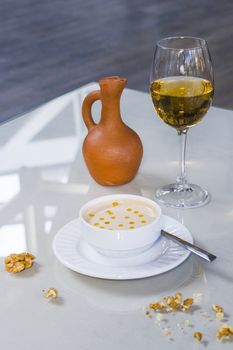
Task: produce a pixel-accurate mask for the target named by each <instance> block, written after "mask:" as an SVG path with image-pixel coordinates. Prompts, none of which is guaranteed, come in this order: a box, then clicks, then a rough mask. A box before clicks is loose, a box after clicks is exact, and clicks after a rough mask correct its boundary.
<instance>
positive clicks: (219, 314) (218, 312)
mask: <svg viewBox="0 0 233 350" xmlns="http://www.w3.org/2000/svg"><path fill="white" fill-rule="evenodd" d="M212 309H213V310H214V312H215V316H216V317H217V318H218V319H220V320H221V319H223V317H224V309H223V307H222V306H220V305H217V304H214V305H213V306H212Z"/></svg>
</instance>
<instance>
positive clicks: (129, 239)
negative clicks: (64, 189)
mask: <svg viewBox="0 0 233 350" xmlns="http://www.w3.org/2000/svg"><path fill="white" fill-rule="evenodd" d="M122 199H124V200H125V199H128V200H136V201H140V202H142V203H143V202H144V203H145V204H147V205H149V206H150V207H153V208H154V209H155V210H156V212H157V213H158V216H157V217H156V218H155V220H154V221H152V222H151V223H149V224H146V225H145V226H141V227H138V228H135V229H134V230H130V229H123V230H122V229H121V230H117V229H116V230H113V231H110V230H107V229H99V228H97V227H95V226H92V225H91V224H89V223H88V222H87V221H86V220H85V213H87V211H88V210H90V209H91V208H93V207H95V206H96V205H99V204H101V203H102V202H105V203H106V202H108V201H109V202H110V201H120V200H122ZM79 216H80V223H81V227H82V230H83V237H84V239H85V240H86V241H87V242H88V243H89V244H90V245H92V246H93V247H94V248H95V249H96V250H97V251H99V252H100V253H101V254H104V255H107V256H116V257H118V256H127V255H132V254H138V253H141V252H143V251H144V250H146V249H148V248H149V247H150V246H152V244H153V243H155V241H156V240H157V239H158V238H159V237H160V232H161V229H162V213H161V208H160V207H159V205H158V204H156V203H155V202H154V201H152V200H151V199H148V198H145V197H142V196H136V195H130V194H114V195H108V196H102V197H98V198H95V199H93V200H91V201H89V202H87V203H86V204H85V205H84V206H82V208H81V209H80V212H79Z"/></svg>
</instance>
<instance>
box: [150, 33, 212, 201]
mask: <svg viewBox="0 0 233 350" xmlns="http://www.w3.org/2000/svg"><path fill="white" fill-rule="evenodd" d="M150 92H151V97H152V102H153V105H154V107H155V110H156V112H157V114H158V115H159V117H160V118H161V119H162V121H163V122H164V123H166V124H168V125H169V126H171V127H173V128H174V129H175V130H176V131H177V134H178V137H179V140H180V165H179V167H180V174H179V176H178V177H177V179H176V182H174V183H173V184H169V185H165V186H163V187H161V188H159V189H157V191H156V195H155V197H156V199H157V201H159V202H160V203H163V204H165V205H168V206H172V207H178V208H195V207H200V206H202V205H204V204H206V203H207V202H208V200H209V194H208V192H207V191H206V190H205V189H202V188H201V187H200V186H198V185H195V184H189V183H188V181H187V178H186V172H185V152H186V139H187V132H188V130H189V129H190V128H191V127H193V126H195V125H196V124H198V123H199V122H200V121H201V120H202V118H203V117H204V116H205V114H206V113H207V111H208V109H209V107H210V105H211V103H212V99H213V93H214V79H213V68H212V63H211V57H210V53H209V49H208V46H207V43H206V41H205V40H204V39H200V38H195V37H169V38H164V39H161V40H160V41H159V42H158V43H157V45H156V49H155V53H154V57H153V62H152V69H151V75H150Z"/></svg>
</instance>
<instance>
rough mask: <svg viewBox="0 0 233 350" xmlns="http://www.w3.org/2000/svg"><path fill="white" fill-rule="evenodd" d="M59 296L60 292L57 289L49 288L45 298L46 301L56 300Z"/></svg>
mask: <svg viewBox="0 0 233 350" xmlns="http://www.w3.org/2000/svg"><path fill="white" fill-rule="evenodd" d="M57 296H58V291H57V289H56V288H49V289H48V290H47V291H46V292H45V293H44V297H45V298H46V299H56V298H57Z"/></svg>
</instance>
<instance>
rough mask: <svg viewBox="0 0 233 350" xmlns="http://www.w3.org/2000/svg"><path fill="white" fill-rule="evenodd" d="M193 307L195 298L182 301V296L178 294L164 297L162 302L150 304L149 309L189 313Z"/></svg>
mask: <svg viewBox="0 0 233 350" xmlns="http://www.w3.org/2000/svg"><path fill="white" fill-rule="evenodd" d="M192 305H193V298H187V299H185V300H183V299H182V294H181V293H180V292H177V293H176V294H175V295H174V296H167V297H164V298H163V299H162V300H161V301H157V302H155V303H151V304H149V308H150V309H152V310H154V311H155V312H156V311H166V312H172V311H188V310H189V309H190V308H191V307H192Z"/></svg>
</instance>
